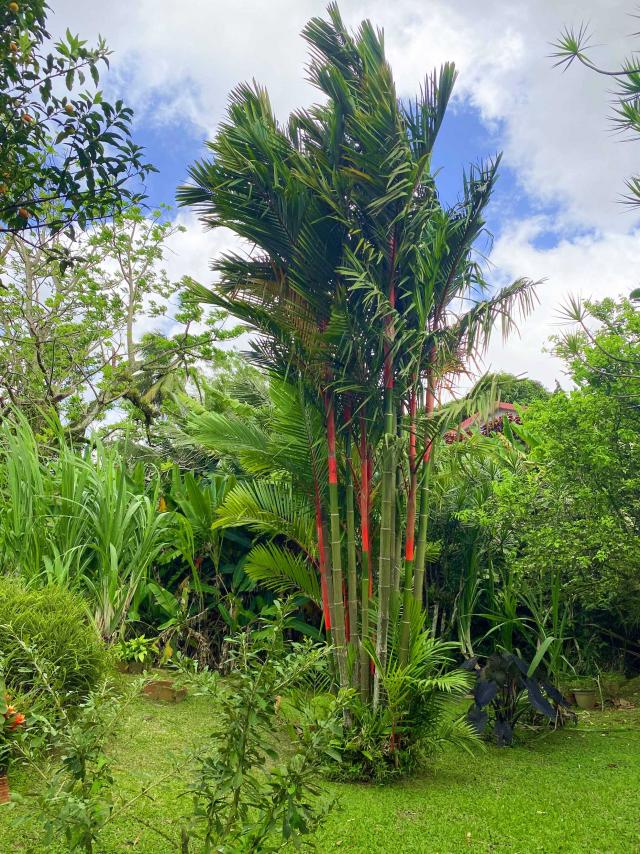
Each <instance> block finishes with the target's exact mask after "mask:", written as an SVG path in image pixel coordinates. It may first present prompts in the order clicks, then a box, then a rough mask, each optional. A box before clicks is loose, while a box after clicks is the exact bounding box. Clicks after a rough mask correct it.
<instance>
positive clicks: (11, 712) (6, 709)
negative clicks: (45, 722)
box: [0, 683, 25, 773]
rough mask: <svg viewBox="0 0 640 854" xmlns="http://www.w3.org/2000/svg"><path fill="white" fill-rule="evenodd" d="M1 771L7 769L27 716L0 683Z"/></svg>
mask: <svg viewBox="0 0 640 854" xmlns="http://www.w3.org/2000/svg"><path fill="white" fill-rule="evenodd" d="M0 697H1V698H2V699H0V773H1V772H3V771H6V769H7V765H8V764H9V758H10V755H11V747H12V744H13V742H14V741H15V739H16V738H17V737H18V736H19V734H20V732H21V728H22V727H24V723H25V716H24V715H23V714H22V712H18V711H17V710H16V709H15V708H14V706H12V705H11V704H10V702H9V700H10V699H11V698H10V696H9V694H8V693H7V692H6V690H5V686H4V684H3V683H0Z"/></svg>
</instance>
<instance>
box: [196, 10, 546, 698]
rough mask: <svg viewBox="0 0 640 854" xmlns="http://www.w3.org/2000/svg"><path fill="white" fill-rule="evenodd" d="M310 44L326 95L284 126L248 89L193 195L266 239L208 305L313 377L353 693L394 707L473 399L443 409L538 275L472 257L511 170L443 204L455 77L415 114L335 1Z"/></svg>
mask: <svg viewBox="0 0 640 854" xmlns="http://www.w3.org/2000/svg"><path fill="white" fill-rule="evenodd" d="M304 37H305V39H306V40H307V42H308V43H309V45H310V47H311V51H312V60H311V65H310V74H311V78H312V80H313V82H314V83H315V85H316V86H317V87H318V89H319V90H320V91H321V93H322V95H323V104H322V105H318V106H315V107H312V108H311V109H310V110H308V111H299V112H297V113H295V114H294V115H293V116H292V117H291V119H290V121H289V123H288V125H287V126H286V127H281V126H280V125H278V123H277V122H276V120H275V118H274V116H273V112H272V109H271V106H270V103H269V99H268V96H267V93H266V92H265V91H264V90H263V89H262V88H260V87H259V86H257V85H254V86H248V85H242V86H239V87H238V88H237V89H236V90H235V91H234V93H233V95H232V99H231V105H230V108H229V114H228V118H227V120H226V122H225V123H223V125H222V126H221V129H220V131H219V133H218V135H217V137H216V139H215V140H214V141H213V142H212V143H210V145H209V147H210V149H211V152H212V158H211V159H208V160H205V161H203V162H201V163H198V164H196V165H195V166H194V167H193V168H192V170H191V177H192V182H193V183H192V185H191V186H188V187H185V188H183V189H182V190H181V191H180V194H179V198H180V201H181V202H182V203H183V204H190V205H194V206H195V207H196V208H197V209H198V210H199V211H200V212H201V214H202V218H203V221H204V222H205V223H206V224H207V225H208V226H210V227H217V226H226V227H228V228H230V229H232V230H233V231H234V232H235V233H236V234H238V235H239V236H241V237H243V238H245V239H246V240H248V241H249V242H251V243H252V244H254V245H255V246H256V249H255V250H254V251H253V252H252V253H251V254H250V255H249V256H248V257H245V256H240V255H238V254H234V255H225V256H223V257H222V258H220V259H218V261H217V262H216V264H215V268H216V270H217V271H218V272H219V274H220V284H219V286H218V287H217V288H216V289H215V291H207V290H205V289H195V291H196V293H197V295H198V296H199V298H200V299H201V300H203V301H205V302H210V303H212V304H214V305H218V306H220V307H222V308H224V309H226V310H227V311H229V312H230V313H231V314H233V315H235V316H237V317H238V318H240V319H241V320H244V321H246V322H248V323H249V324H251V325H252V326H253V327H254V328H255V329H256V330H258V331H259V333H260V337H259V338H258V339H257V340H256V341H255V342H254V346H253V354H254V358H255V360H256V361H257V362H259V363H260V364H261V365H262V366H264V367H265V368H267V369H268V370H269V371H270V372H271V373H273V374H275V375H277V376H280V377H281V378H287V379H289V380H290V381H293V383H294V384H295V383H298V382H301V383H302V387H303V391H304V395H305V397H306V398H307V399H308V400H309V401H310V404H311V406H312V407H313V408H315V409H317V410H319V411H320V412H322V419H323V429H324V434H325V439H324V441H323V442H322V445H320V446H319V447H320V448H321V450H322V456H323V457H324V459H325V460H326V471H327V479H326V481H325V479H324V473H323V472H322V471H321V470H320V469H319V468H316V469H315V470H314V469H312V472H311V473H312V478H313V490H314V504H315V506H316V514H315V537H316V542H317V553H318V555H319V573H320V579H321V584H322V585H323V586H325V587H326V589H327V591H328V593H329V604H328V607H327V608H326V610H325V623H326V625H330V626H331V634H332V639H333V641H334V643H335V648H336V654H337V661H338V668H339V673H340V682H341V684H342V685H343V686H346V685H350V684H351V685H354V686H356V685H357V686H359V688H360V691H361V692H362V695H363V697H364V698H369V697H370V696H371V697H372V700H373V705H374V706H377V705H378V704H379V703H380V702H384V693H383V692H382V693H381V687H382V686H381V683H380V678H381V673H383V672H384V670H385V667H386V662H387V658H388V652H389V643H390V634H389V633H390V620H391V604H392V601H393V600H394V599H396V600H397V599H398V598H400V597H401V598H402V599H403V602H404V605H403V610H402V620H403V626H404V629H403V632H402V636H401V642H400V651H399V660H400V664H401V665H402V664H404V663H406V661H407V660H408V655H409V650H410V646H411V619H410V614H411V611H412V608H414V607H415V606H414V605H413V603H414V602H416V603H418V607H419V606H421V604H422V601H423V579H424V559H425V554H426V549H427V542H426V521H425V520H426V515H427V514H426V507H427V502H428V498H429V493H428V479H427V476H426V473H427V471H428V466H429V458H430V453H431V447H432V444H433V440H434V439H435V438H436V436H437V435H439V434H441V433H442V432H443V431H444V430H445V429H446V428H447V426H454V425H455V424H456V423H457V420H459V418H460V411H461V410H460V409H459V408H458V409H457V410H456V408H455V407H451V408H448V409H447V408H439V409H437V411H436V401H437V400H438V398H439V396H440V391H441V389H442V388H443V386H444V385H445V384H446V383H447V382H448V381H449V380H450V378H451V377H452V376H455V375H457V374H458V373H459V372H460V371H461V370H464V368H465V364H466V361H467V360H468V358H470V357H472V356H473V355H474V354H477V353H478V352H480V351H482V349H483V347H484V346H485V345H486V343H487V341H488V339H489V336H490V334H491V332H492V330H493V328H494V325H495V323H496V322H497V320H498V319H500V320H501V321H502V324H503V332H505V333H506V332H508V331H509V329H510V328H511V326H512V322H513V313H514V311H515V312H517V311H518V310H520V311H522V312H523V313H526V311H527V309H528V308H529V306H530V305H531V303H532V300H533V291H532V286H533V283H532V282H530V281H529V280H526V279H521V280H518V281H516V282H514V283H513V284H512V285H510V286H509V287H507V288H505V289H503V290H502V291H499V292H497V293H494V291H493V289H492V288H491V285H490V284H489V283H488V282H487V281H486V279H485V277H484V273H483V270H482V268H481V266H480V264H479V263H478V260H477V257H476V255H475V253H474V244H475V242H476V240H477V239H478V238H479V237H480V236H481V235H482V234H483V230H484V218H483V212H484V209H485V207H486V205H487V203H488V201H489V198H490V196H491V192H492V188H493V185H494V183H495V179H496V174H497V167H498V159H496V160H492V161H490V162H487V163H484V164H480V165H479V166H476V167H472V168H471V169H470V171H469V172H468V173H467V174H466V175H465V177H464V182H463V185H464V191H463V196H462V199H461V201H460V202H459V203H458V204H456V205H455V206H453V207H452V208H446V207H444V206H443V205H442V204H441V203H440V201H439V199H438V194H437V190H436V187H435V182H434V178H433V176H432V174H431V173H430V171H429V164H430V158H431V152H432V149H433V145H434V143H435V139H436V136H437V134H438V131H439V129H440V126H441V123H442V120H443V117H444V113H445V110H446V106H447V103H448V100H449V97H450V95H451V92H452V89H453V85H454V82H455V76H456V75H455V70H454V68H453V66H451V65H450V64H447V65H445V66H443V67H442V68H441V69H440V71H439V72H434V74H433V75H431V76H430V77H429V78H428V79H427V81H426V84H425V86H424V87H423V89H422V91H421V94H420V96H419V97H418V98H417V99H416V101H415V102H412V103H411V104H404V103H402V102H400V101H399V99H398V98H397V95H396V91H395V86H394V81H393V77H392V74H391V69H390V67H389V65H388V63H387V61H386V57H385V54H384V42H383V38H382V34H381V33H380V32H377V31H376V30H375V29H374V28H373V26H372V25H371V23H370V22H368V21H364V22H363V23H362V25H361V26H360V28H359V30H358V31H357V32H356V33H355V34H352V33H351V32H349V30H348V29H347V28H346V27H345V26H344V23H343V22H342V19H341V17H340V14H339V11H338V9H337V6H336V5H335V4H331V5H330V7H329V19H328V20H323V19H319V18H314V19H312V20H311V21H310V22H309V23H308V25H307V27H306V28H305V31H304ZM489 294H492V295H491V296H490V295H489ZM449 418H450V419H452V420H451V421H448V420H447V419H449ZM454 418H455V419H456V420H453V419H454ZM419 497H420V500H421V502H422V507H423V508H425V509H424V510H423V512H422V513H421V514H419V513H418V507H419ZM358 523H359V525H358ZM358 528H359V530H358ZM327 529H328V531H327ZM343 532H346V537H345V538H344V542H343ZM327 534H328V535H327ZM403 550H404V560H403V559H402V552H403ZM372 552H373V553H375V554H376V555H377V556H378V571H377V573H376V572H375V569H374V566H373V560H372ZM345 557H346V561H344V563H343V559H344V558H345ZM376 587H377V603H375V600H374V597H373V590H374V588H376ZM374 603H375V605H377V608H376V609H375V611H374V607H375V605H374ZM374 613H377V621H376V622H377V625H376V626H375V628H374V626H373V622H374V621H373V614H374ZM372 640H373V642H374V644H375V656H376V675H375V679H374V682H373V686H371V684H370V680H369V673H370V656H369V655H368V653H367V643H368V642H370V641H372ZM349 646H350V647H351V652H352V655H351V656H350V655H348V647H349ZM350 661H359V667H355V666H354V667H351V668H350V666H349V662H350Z"/></svg>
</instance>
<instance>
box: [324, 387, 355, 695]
mask: <svg viewBox="0 0 640 854" xmlns="http://www.w3.org/2000/svg"><path fill="white" fill-rule="evenodd" d="M325 413H326V419H327V446H328V467H329V523H330V532H331V564H332V575H333V578H332V582H333V615H332V617H333V619H332V631H333V634H332V636H333V641H334V644H335V648H336V657H337V659H338V672H339V675H340V685H341V686H342V687H345V688H346V687H348V685H349V676H348V668H347V649H346V630H345V608H344V598H343V587H344V577H343V572H342V548H341V546H342V543H341V540H342V531H341V527H340V501H339V497H338V463H337V459H336V421H335V413H334V400H333V395H332V393H331V392H326V393H325Z"/></svg>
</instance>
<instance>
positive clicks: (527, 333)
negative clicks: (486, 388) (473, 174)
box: [485, 218, 640, 388]
mask: <svg viewBox="0 0 640 854" xmlns="http://www.w3.org/2000/svg"><path fill="white" fill-rule="evenodd" d="M546 227H547V224H546V223H545V222H544V220H543V219H542V218H538V219H533V220H527V221H525V222H521V223H518V224H517V225H515V226H514V227H513V228H512V229H510V230H509V231H507V232H505V233H504V234H503V235H502V236H501V237H500V239H499V240H498V241H497V242H496V244H495V248H494V252H493V255H492V261H493V263H494V264H495V265H496V271H499V273H500V275H501V276H505V277H507V278H510V279H515V278H517V277H518V276H520V275H522V272H523V271H526V273H527V275H529V276H530V277H531V278H532V279H534V280H535V279H542V278H545V279H546V280H545V281H544V282H542V283H541V284H540V286H539V287H538V296H539V299H540V302H539V304H538V306H537V307H536V308H535V310H534V311H533V313H532V314H531V315H530V316H529V318H528V319H527V321H526V322H525V323H522V324H520V327H521V331H520V335H514V336H513V337H512V338H510V339H509V340H508V341H507V342H506V344H503V343H502V342H501V340H500V338H499V336H496V338H495V339H494V341H493V342H492V343H491V346H490V348H489V352H488V353H487V357H486V359H485V364H486V366H487V369H491V370H504V371H510V372H511V373H515V374H521V373H527V374H528V375H529V376H531V377H532V378H534V379H539V380H541V381H542V382H544V383H545V385H547V386H548V387H550V388H553V386H554V383H555V381H556V380H559V381H560V383H561V385H562V386H563V387H565V388H566V387H567V386H568V385H569V382H568V380H567V378H566V377H565V376H564V375H563V366H562V363H561V362H560V361H559V360H558V359H556V358H555V357H553V356H551V355H550V354H549V353H543V352H542V350H543V348H544V347H546V346H547V345H548V339H549V337H550V336H551V335H553V334H557V333H558V332H560V331H561V329H562V328H563V326H562V318H561V316H560V308H561V306H562V305H563V304H566V301H567V298H568V296H570V295H579V296H581V297H583V298H585V299H596V300H600V299H604V298H605V297H614V298H615V297H618V296H620V295H624V296H628V294H629V293H630V291H631V290H633V288H634V287H637V284H638V280H637V278H636V277H635V275H634V272H633V271H637V270H638V269H640V230H638V231H634V232H632V233H630V234H618V233H606V234H602V235H598V236H594V235H591V236H586V237H581V238H576V239H574V240H572V241H568V240H565V241H562V242H560V243H559V244H558V245H557V246H555V247H553V248H550V249H539V248H536V247H535V246H534V245H533V243H532V241H533V240H534V239H535V237H536V235H537V234H539V233H540V232H541V231H542V230H544V229H545V228H546ZM564 328H566V327H564Z"/></svg>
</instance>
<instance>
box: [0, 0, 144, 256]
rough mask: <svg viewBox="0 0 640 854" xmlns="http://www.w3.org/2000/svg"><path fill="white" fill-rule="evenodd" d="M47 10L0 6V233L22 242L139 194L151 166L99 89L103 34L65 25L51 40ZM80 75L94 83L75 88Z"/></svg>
mask: <svg viewBox="0 0 640 854" xmlns="http://www.w3.org/2000/svg"><path fill="white" fill-rule="evenodd" d="M48 11H49V7H48V5H47V3H46V2H45V0H20V2H13V3H3V4H2V6H1V7H0V163H1V166H0V233H3V232H4V233H9V234H20V235H23V237H24V238H25V239H28V240H30V241H32V240H33V239H34V234H38V233H40V232H45V233H47V234H48V235H49V236H55V235H57V234H59V233H60V232H61V231H63V230H65V229H71V231H72V230H73V223H78V224H79V225H80V227H82V228H83V227H84V226H85V225H86V224H87V223H88V222H90V221H92V220H98V219H102V218H104V217H108V216H111V215H112V214H113V213H114V212H115V211H117V210H119V209H120V208H121V207H122V205H123V204H127V205H128V204H131V203H135V202H137V201H139V200H140V199H141V198H142V196H141V194H140V190H141V185H140V180H143V179H144V178H145V177H146V175H148V173H149V172H150V171H152V167H151V166H150V165H149V164H148V163H146V162H145V161H144V159H143V152H142V149H141V148H140V147H138V146H136V145H135V144H134V143H133V142H132V141H131V121H132V116H133V114H132V111H131V109H130V108H129V107H127V106H125V105H124V104H123V102H122V101H120V100H118V101H116V102H115V104H111V103H110V102H109V101H107V100H105V99H104V97H103V95H102V92H101V91H100V90H99V89H98V84H99V80H100V69H101V67H102V66H108V64H109V50H108V48H107V46H106V44H105V42H104V41H103V40H102V39H100V40H99V41H98V44H97V46H96V47H88V46H87V42H86V41H82V40H81V39H80V38H79V37H78V36H74V35H72V33H71V32H70V31H69V30H67V32H66V34H65V36H64V37H63V38H62V39H61V40H60V41H59V42H57V43H56V44H55V45H52V44H51V36H50V34H49V33H48V32H47V29H46V17H47V13H48ZM87 75H89V76H90V78H91V85H92V88H80V87H85V83H86V82H87ZM57 249H58V251H59V252H61V253H62V255H63V257H64V255H65V250H64V248H63V247H61V246H58V247H57Z"/></svg>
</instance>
